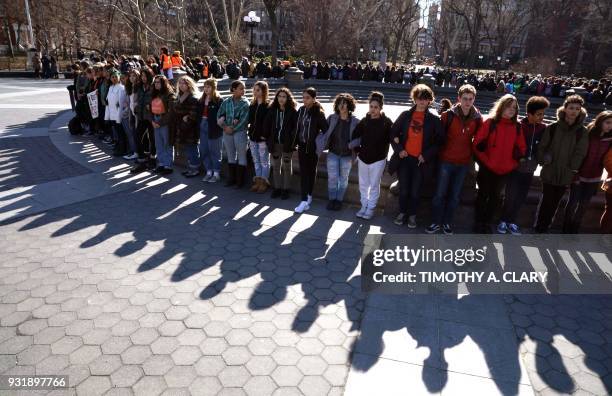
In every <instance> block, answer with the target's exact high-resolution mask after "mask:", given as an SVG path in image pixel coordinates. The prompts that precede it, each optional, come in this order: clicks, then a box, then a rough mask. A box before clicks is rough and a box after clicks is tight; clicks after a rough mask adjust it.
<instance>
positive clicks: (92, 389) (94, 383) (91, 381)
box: [76, 376, 111, 395]
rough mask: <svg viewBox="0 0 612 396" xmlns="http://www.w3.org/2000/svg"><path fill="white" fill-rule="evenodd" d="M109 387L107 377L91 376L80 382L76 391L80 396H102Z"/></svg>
mask: <svg viewBox="0 0 612 396" xmlns="http://www.w3.org/2000/svg"><path fill="white" fill-rule="evenodd" d="M110 387H111V382H110V380H109V379H108V377H96V376H92V377H89V378H87V379H86V380H85V381H83V382H81V383H80V384H79V385H78V386H77V388H76V390H77V393H78V394H82V395H102V394H104V393H105V392H106V391H107V390H109V389H110Z"/></svg>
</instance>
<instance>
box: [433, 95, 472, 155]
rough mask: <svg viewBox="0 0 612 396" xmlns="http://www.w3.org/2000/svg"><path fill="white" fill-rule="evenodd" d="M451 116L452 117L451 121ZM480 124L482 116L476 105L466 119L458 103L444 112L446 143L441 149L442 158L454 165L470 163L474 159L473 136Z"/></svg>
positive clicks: (443, 123) (443, 121)
mask: <svg viewBox="0 0 612 396" xmlns="http://www.w3.org/2000/svg"><path fill="white" fill-rule="evenodd" d="M451 113H452V115H451ZM449 117H450V118H451V121H450V123H449V121H448V120H449ZM480 125H482V116H481V115H480V112H479V111H478V110H477V109H476V108H475V107H472V109H471V110H470V114H469V115H468V117H467V119H465V120H464V117H463V113H462V111H461V105H460V104H458V103H457V104H455V105H454V106H453V107H451V108H450V109H449V110H447V111H445V112H444V113H442V126H443V127H444V129H445V131H446V143H445V144H444V146H443V147H442V149H441V150H440V160H441V161H442V162H448V163H451V164H453V165H467V164H469V163H470V161H471V160H472V138H473V137H474V135H476V131H477V130H478V128H479V127H480Z"/></svg>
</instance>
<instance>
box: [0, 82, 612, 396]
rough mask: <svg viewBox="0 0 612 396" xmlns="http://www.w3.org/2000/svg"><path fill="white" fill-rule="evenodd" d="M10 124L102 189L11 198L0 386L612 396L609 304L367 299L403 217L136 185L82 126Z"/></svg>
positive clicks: (12, 194)
mask: <svg viewBox="0 0 612 396" xmlns="http://www.w3.org/2000/svg"><path fill="white" fill-rule="evenodd" d="M1 85H2V84H0V88H2V87H1ZM24 91H25V89H24ZM2 92H3V91H1V90H0V97H1V95H2ZM26 92H29V91H26ZM58 92H59V91H58ZM58 94H59V93H58ZM61 94H62V95H64V94H65V93H63V92H61ZM9 99H11V101H13V103H12V104H11V106H15V107H17V106H18V105H19V103H18V102H17V99H19V97H18V96H11V97H10V98H9ZM58 102H59V100H58ZM24 109H27V107H26V108H24ZM27 111H29V110H27ZM4 112H5V110H2V108H1V106H0V116H2V115H3V114H4ZM10 112H11V113H13V112H15V110H14V109H11V110H10ZM8 117H9V118H8V119H10V120H13V121H11V122H13V124H10V123H8V124H7V123H6V122H5V124H4V125H2V127H3V128H4V131H5V132H4V133H6V132H7V131H10V134H11V135H18V136H22V137H21V138H20V139H25V138H28V136H29V137H30V138H32V137H40V136H43V137H44V136H46V138H47V139H49V140H50V142H51V143H52V144H53V145H54V146H55V148H56V150H58V151H59V152H60V153H61V155H63V156H64V157H65V158H66V159H64V158H61V157H60V158H59V159H58V160H59V161H60V163H62V161H68V159H69V160H70V161H72V162H74V163H75V164H76V165H75V168H78V166H81V167H83V169H86V170H87V172H86V173H85V174H81V175H80V176H77V175H70V174H66V177H64V178H62V179H60V180H48V181H45V180H41V181H40V183H39V184H37V185H30V186H19V187H15V188H9V187H2V188H0V215H2V217H1V219H2V220H3V221H2V222H0V252H2V257H3V260H1V261H0V373H1V374H53V373H58V374H67V375H69V376H70V383H71V386H72V388H71V389H69V390H65V391H53V392H48V391H41V392H28V393H25V394H28V395H29V394H53V395H60V394H68V395H74V394H78V395H97V394H109V395H116V394H126V395H131V394H135V395H147V396H148V395H158V394H166V395H178V394H223V395H225V394H253V395H267V394H276V395H282V394H306V395H308V394H312V395H324V394H346V395H372V394H384V395H393V394H401V395H419V394H442V395H447V394H466V393H469V394H478V395H480V394H482V395H494V394H501V395H514V394H521V395H522V394H537V395H540V394H541V395H548V394H570V393H574V394H593V395H605V394H609V393H611V392H612V384H611V376H610V370H612V358H611V355H612V354H611V352H612V350H611V347H610V345H611V343H610V341H612V339H611V338H610V336H611V334H612V333H611V332H612V327H611V326H612V299H611V298H610V297H603V296H569V297H567V296H477V295H464V296H460V298H459V297H457V296H434V295H431V296H381V295H370V296H367V297H366V296H365V295H363V294H362V293H361V292H360V273H359V259H360V257H361V255H362V252H363V251H364V250H370V249H372V248H375V247H377V246H378V245H379V244H380V243H381V236H382V234H391V233H398V232H402V233H408V232H407V231H406V230H405V229H401V230H398V228H397V227H396V226H394V225H393V224H392V222H391V220H390V216H391V215H392V214H384V215H383V216H379V217H377V218H376V219H375V220H374V221H372V222H365V221H360V220H359V221H356V220H355V217H354V208H347V209H345V210H343V211H342V212H339V213H334V215H333V216H330V215H329V214H328V213H326V211H325V210H324V209H323V207H324V203H322V202H316V203H315V205H314V206H313V210H312V211H311V212H310V213H308V214H303V215H299V216H298V215H295V214H294V213H293V212H292V211H291V209H292V208H293V206H295V199H292V200H289V201H277V200H275V201H272V200H270V199H269V197H268V196H258V195H253V194H249V193H247V192H246V191H240V192H237V191H235V190H228V189H226V188H224V187H222V186H220V185H214V186H210V185H206V186H204V185H202V183H201V182H200V181H199V180H193V179H192V180H189V181H186V180H185V179H183V178H182V177H181V176H180V175H177V174H174V175H171V176H170V177H160V176H156V175H150V174H148V173H143V174H140V175H136V176H134V175H130V174H129V173H128V172H127V168H126V167H127V165H126V164H125V163H124V162H123V161H119V160H116V159H113V158H111V157H110V156H108V155H107V153H105V151H103V150H102V149H104V148H103V147H101V146H99V145H98V143H97V142H95V141H90V140H88V139H83V138H71V137H70V136H68V135H67V132H66V130H65V127H64V126H65V123H66V121H67V120H68V119H69V117H70V114H69V113H63V114H61V115H60V117H59V118H58V119H56V120H55V121H54V122H52V119H53V118H49V119H48V120H47V122H46V125H47V126H48V131H43V130H40V129H37V128H40V126H41V122H40V121H35V122H37V124H36V127H32V128H30V129H28V128H27V126H28V122H25V121H21V120H20V119H18V118H19V117H21V116H19V115H15V114H11V115H9V116H8ZM11 117H12V118H11ZM23 117H26V116H25V115H24V116H23ZM32 117H33V118H37V117H46V116H44V115H39V113H35V115H34V116H32ZM0 118H2V117H0ZM0 136H2V134H0ZM12 138H15V137H11V139H12ZM1 139H2V138H0V140H1ZM34 149H35V148H28V150H34ZM28 155H29V154H28ZM4 158H5V154H3V153H0V166H1V165H2V164H3V163H5V162H10V161H9V160H4V161H3V159H4ZM13 161H14V162H18V164H16V166H19V167H26V166H28V165H27V164H23V163H21V162H20V161H19V160H17V161H15V160H13ZM45 164H46V166H47V167H49V168H51V169H50V170H49V172H55V171H57V170H58V169H57V168H58V167H54V163H53V162H52V161H46V162H45ZM0 169H1V168H0ZM69 176H72V177H69ZM23 184H25V183H23ZM27 195H30V196H29V197H27ZM23 197H25V198H23ZM29 200H32V201H29ZM14 394H18V393H16V392H15V393H14Z"/></svg>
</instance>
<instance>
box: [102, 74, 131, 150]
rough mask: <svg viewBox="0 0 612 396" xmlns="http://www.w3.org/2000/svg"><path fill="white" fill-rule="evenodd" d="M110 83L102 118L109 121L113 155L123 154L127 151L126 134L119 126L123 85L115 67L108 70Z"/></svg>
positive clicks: (123, 92)
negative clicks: (113, 144) (113, 143)
mask: <svg viewBox="0 0 612 396" xmlns="http://www.w3.org/2000/svg"><path fill="white" fill-rule="evenodd" d="M110 82H111V85H110V86H109V88H108V94H107V95H106V103H107V105H106V113H105V115H104V120H105V121H106V122H109V123H110V125H111V128H112V132H113V140H114V141H115V142H116V143H115V147H114V151H113V155H115V156H123V155H125V154H126V151H127V135H126V131H124V129H123V127H122V126H121V118H122V114H121V103H122V102H125V98H126V94H125V87H124V86H123V84H122V83H121V73H119V71H118V70H117V69H111V70H110Z"/></svg>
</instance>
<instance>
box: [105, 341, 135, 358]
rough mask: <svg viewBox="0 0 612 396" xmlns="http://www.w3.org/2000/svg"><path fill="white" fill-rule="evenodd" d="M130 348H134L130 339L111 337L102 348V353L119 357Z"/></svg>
mask: <svg viewBox="0 0 612 396" xmlns="http://www.w3.org/2000/svg"><path fill="white" fill-rule="evenodd" d="M130 346H132V341H131V340H130V338H129V337H111V338H109V339H108V340H106V341H105V342H104V343H103V344H102V345H101V346H100V347H101V348H102V353H103V354H105V355H107V354H111V355H119V354H120V353H121V352H123V351H125V350H126V349H127V348H128V347H130Z"/></svg>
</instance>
